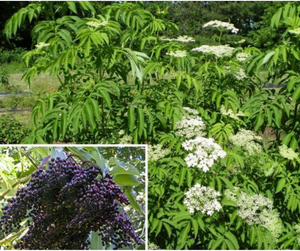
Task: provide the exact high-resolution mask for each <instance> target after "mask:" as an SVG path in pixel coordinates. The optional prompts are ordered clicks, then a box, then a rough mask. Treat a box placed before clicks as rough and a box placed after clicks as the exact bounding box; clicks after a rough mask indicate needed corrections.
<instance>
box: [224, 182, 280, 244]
mask: <svg viewBox="0 0 300 251" xmlns="http://www.w3.org/2000/svg"><path fill="white" fill-rule="evenodd" d="M224 195H225V198H226V199H229V200H232V201H234V202H235V203H236V205H237V207H239V210H238V216H240V217H241V218H242V219H245V220H246V222H247V223H248V224H249V225H254V224H258V225H262V226H264V227H265V228H267V229H268V230H269V231H270V232H271V234H272V235H273V237H274V238H278V237H279V236H280V234H281V232H282V228H281V220H280V217H279V214H278V213H277V212H276V211H274V210H273V202H272V200H270V199H268V198H266V197H264V196H262V195H260V194H254V195H249V194H246V193H245V192H243V191H239V188H237V187H235V188H234V191H233V192H232V191H230V190H229V189H226V190H225V192H224Z"/></svg>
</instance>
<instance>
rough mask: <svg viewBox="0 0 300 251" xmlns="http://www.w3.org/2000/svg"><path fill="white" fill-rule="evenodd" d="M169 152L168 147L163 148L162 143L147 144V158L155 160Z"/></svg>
mask: <svg viewBox="0 0 300 251" xmlns="http://www.w3.org/2000/svg"><path fill="white" fill-rule="evenodd" d="M169 153H170V150H169V149H168V148H165V149H163V145H160V144H157V145H148V159H149V160H151V161H157V160H159V159H162V158H163V157H165V156H166V155H168V154H169Z"/></svg>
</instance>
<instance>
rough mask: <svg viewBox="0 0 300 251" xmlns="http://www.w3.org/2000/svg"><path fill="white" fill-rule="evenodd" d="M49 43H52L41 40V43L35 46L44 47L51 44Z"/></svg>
mask: <svg viewBox="0 0 300 251" xmlns="http://www.w3.org/2000/svg"><path fill="white" fill-rule="evenodd" d="M49 45H50V44H49V43H45V42H40V43H38V44H36V45H35V47H36V48H37V49H42V48H44V47H47V46H49Z"/></svg>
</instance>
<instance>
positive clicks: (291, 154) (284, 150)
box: [279, 145, 299, 160]
mask: <svg viewBox="0 0 300 251" xmlns="http://www.w3.org/2000/svg"><path fill="white" fill-rule="evenodd" d="M279 153H280V155H281V156H282V157H284V158H286V159H289V160H294V159H295V160H296V159H299V156H298V153H296V152H295V151H294V150H293V149H292V148H288V147H287V146H286V145H282V146H280V147H279Z"/></svg>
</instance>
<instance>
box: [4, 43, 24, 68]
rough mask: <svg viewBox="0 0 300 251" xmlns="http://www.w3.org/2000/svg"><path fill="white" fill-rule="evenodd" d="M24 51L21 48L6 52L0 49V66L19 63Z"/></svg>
mask: <svg viewBox="0 0 300 251" xmlns="http://www.w3.org/2000/svg"><path fill="white" fill-rule="evenodd" d="M25 52H26V50H25V49H24V48H21V47H17V48H15V49H13V50H7V49H4V48H1V47H0V64H4V63H11V62H20V61H21V60H22V57H23V55H24V54H25Z"/></svg>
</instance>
